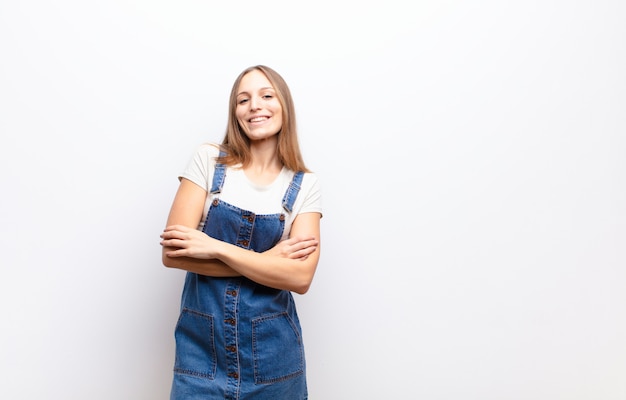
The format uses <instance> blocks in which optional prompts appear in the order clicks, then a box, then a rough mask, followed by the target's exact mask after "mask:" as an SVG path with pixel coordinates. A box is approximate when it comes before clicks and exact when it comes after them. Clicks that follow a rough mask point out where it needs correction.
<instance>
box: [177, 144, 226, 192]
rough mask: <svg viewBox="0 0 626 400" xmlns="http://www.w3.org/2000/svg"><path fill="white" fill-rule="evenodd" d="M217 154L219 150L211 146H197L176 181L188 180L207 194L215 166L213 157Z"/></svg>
mask: <svg viewBox="0 0 626 400" xmlns="http://www.w3.org/2000/svg"><path fill="white" fill-rule="evenodd" d="M218 154H219V150H218V149H217V147H215V146H214V145H212V144H202V145H200V146H198V147H197V148H196V151H195V152H194V154H193V155H192V157H191V159H190V160H189V163H187V167H186V168H185V169H184V170H183V172H182V173H181V174H180V175H179V176H178V179H179V180H181V179H182V178H185V179H189V180H190V181H191V182H193V183H195V184H196V185H198V186H200V187H201V188H203V189H204V190H206V191H207V192H208V191H209V189H210V183H211V180H212V174H213V169H214V166H215V157H217V155H218Z"/></svg>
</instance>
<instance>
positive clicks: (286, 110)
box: [217, 65, 309, 172]
mask: <svg viewBox="0 0 626 400" xmlns="http://www.w3.org/2000/svg"><path fill="white" fill-rule="evenodd" d="M254 70H257V71H260V72H261V73H262V74H263V75H265V76H266V77H267V79H268V80H269V81H270V83H271V84H272V86H273V87H274V90H275V91H276V97H277V98H278V101H279V102H280V105H281V107H282V109H283V112H282V115H283V121H282V122H283V123H282V128H281V129H280V131H279V132H278V144H277V149H276V150H277V153H278V159H279V160H280V162H281V163H282V164H283V165H284V166H285V167H287V168H288V169H290V170H292V171H296V172H298V171H302V172H309V170H308V169H307V168H306V166H305V164H304V159H303V158H302V153H301V152H300V145H299V144H298V131H297V126H296V112H295V107H294V104H293V98H292V97H291V92H290V90H289V87H288V86H287V83H286V82H285V80H284V79H283V77H282V76H280V74H278V72H276V71H274V70H273V69H271V68H270V67H267V66H265V65H255V66H252V67H248V68H246V69H245V70H244V71H243V72H241V74H239V76H238V77H237V79H235V83H233V87H232V89H231V92H230V100H229V106H228V123H227V125H226V134H225V135H224V140H223V141H222V150H223V151H224V152H225V153H226V155H225V156H222V157H218V159H217V162H219V163H223V164H226V165H236V164H241V165H243V166H246V165H247V164H248V163H249V162H250V159H251V157H252V154H251V152H250V139H248V136H246V134H245V132H244V131H243V129H241V126H240V125H239V122H238V121H237V116H236V115H235V110H236V108H237V91H238V89H239V84H240V83H241V80H242V79H243V77H244V76H245V75H246V74H247V73H249V72H251V71H254Z"/></svg>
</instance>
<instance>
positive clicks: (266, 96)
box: [263, 94, 274, 99]
mask: <svg viewBox="0 0 626 400" xmlns="http://www.w3.org/2000/svg"><path fill="white" fill-rule="evenodd" d="M272 97H274V96H272V95H271V94H265V95H263V98H264V99H271V98H272Z"/></svg>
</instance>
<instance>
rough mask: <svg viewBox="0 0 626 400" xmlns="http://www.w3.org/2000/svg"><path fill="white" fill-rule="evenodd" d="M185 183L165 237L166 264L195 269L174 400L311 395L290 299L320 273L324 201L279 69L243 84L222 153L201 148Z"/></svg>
mask: <svg viewBox="0 0 626 400" xmlns="http://www.w3.org/2000/svg"><path fill="white" fill-rule="evenodd" d="M179 179H180V186H179V188H178V191H177V193H176V196H175V198H174V202H173V205H172V208H171V210H170V214H169V217H168V220H167V226H166V228H165V230H164V231H163V233H162V234H161V238H162V240H161V245H162V246H163V264H164V265H165V266H167V267H171V268H179V269H183V270H186V271H188V272H187V275H186V278H185V285H184V288H183V294H182V301H181V312H180V317H179V319H178V323H177V325H176V330H175V338H176V359H175V363H174V380H173V385H172V392H171V398H172V399H185V400H188V399H255V400H262V399H272V400H277V399H280V400H283V399H288V400H297V399H306V398H307V387H306V371H305V358H304V348H303V343H302V333H301V328H300V323H299V320H298V315H297V312H296V308H295V304H294V299H293V296H292V294H291V292H296V293H299V294H304V293H306V292H307V291H308V289H309V287H310V285H311V281H312V280H313V275H314V274H315V270H316V268H317V263H318V260H319V256H320V248H319V244H320V219H321V217H322V209H321V195H320V186H319V182H318V180H317V177H316V175H315V174H313V173H311V172H310V171H309V170H308V169H307V168H306V167H305V165H304V162H303V159H302V155H301V152H300V148H299V145H298V138H297V132H296V120H295V111H294V105H293V100H292V98H291V94H290V91H289V88H288V86H287V84H286V83H285V81H284V80H283V78H282V77H281V76H280V75H279V74H278V73H277V72H276V71H274V70H273V69H271V68H268V67H266V66H262V65H259V66H254V67H250V68H248V69H246V70H244V71H243V72H242V73H241V74H240V75H239V76H238V77H237V79H236V80H235V82H234V84H233V88H232V91H231V94H230V106H229V112H228V125H227V128H226V134H225V137H224V139H223V141H222V143H221V145H211V144H205V145H202V146H200V147H199V148H198V149H197V151H196V153H195V154H194V156H193V158H192V160H191V161H190V163H189V164H188V166H187V168H186V169H185V171H184V173H183V174H182V175H181V176H180V177H179Z"/></svg>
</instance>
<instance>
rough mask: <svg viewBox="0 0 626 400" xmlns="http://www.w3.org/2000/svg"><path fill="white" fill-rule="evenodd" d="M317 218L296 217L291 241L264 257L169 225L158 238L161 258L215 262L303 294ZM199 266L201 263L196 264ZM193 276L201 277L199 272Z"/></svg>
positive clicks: (314, 259) (312, 264)
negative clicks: (160, 239)
mask: <svg viewBox="0 0 626 400" xmlns="http://www.w3.org/2000/svg"><path fill="white" fill-rule="evenodd" d="M320 218H321V215H320V214H319V213H303V214H299V215H298V216H296V218H295V219H294V222H293V224H292V226H291V237H292V239H289V240H287V241H284V242H282V243H279V244H278V245H277V246H276V247H275V248H274V249H271V250H268V251H266V252H264V253H256V252H254V251H250V250H246V249H243V248H241V247H238V246H235V245H232V244H229V243H226V242H222V241H220V240H217V239H214V238H211V237H209V236H208V235H206V234H205V233H203V232H200V231H198V230H197V229H193V228H190V227H189V226H186V225H184V224H176V225H169V226H168V227H167V228H166V229H165V231H164V232H163V234H162V235H161V237H162V239H163V240H162V241H161V244H162V245H163V246H164V249H163V254H164V257H168V258H170V259H178V258H183V259H188V258H191V259H196V260H211V259H217V260H220V261H222V262H223V263H224V264H226V265H227V266H228V267H230V268H231V269H232V270H233V271H235V272H237V273H238V274H241V275H243V276H245V277H247V278H249V279H251V280H253V281H255V282H257V283H260V284H262V285H265V286H270V287H273V288H276V289H284V290H290V291H293V292H296V293H300V294H304V293H306V292H307V291H308V290H309V287H310V286H311V282H312V281H313V275H314V274H315V270H316V268H317V263H318V261H319V256H320V252H319V243H320ZM203 265H204V263H202V262H201V261H198V262H197V264H196V266H203ZM173 266H174V267H176V266H175V265H174V264H173ZM187 266H188V267H189V266H190V265H187ZM176 268H178V267H176ZM183 269H185V268H183ZM193 272H198V273H204V272H203V271H202V268H200V269H199V270H196V271H193Z"/></svg>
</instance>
